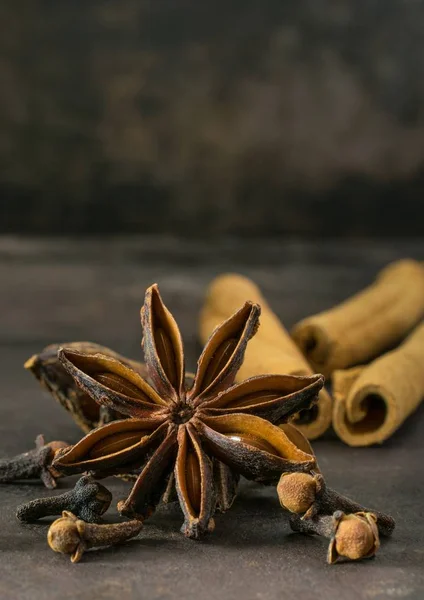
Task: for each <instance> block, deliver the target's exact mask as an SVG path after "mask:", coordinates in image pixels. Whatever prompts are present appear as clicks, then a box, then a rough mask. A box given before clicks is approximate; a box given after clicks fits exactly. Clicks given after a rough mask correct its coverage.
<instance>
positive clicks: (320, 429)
mask: <svg viewBox="0 0 424 600" xmlns="http://www.w3.org/2000/svg"><path fill="white" fill-rule="evenodd" d="M246 300H251V301H252V302H256V303H258V304H260V305H261V308H262V312H261V319H260V322H261V326H260V327H259V330H258V332H257V334H256V335H255V336H254V337H253V339H252V340H251V341H250V342H249V346H248V349H247V351H246V355H245V359H244V362H243V365H242V367H241V368H240V370H239V372H238V377H237V380H238V381H242V380H244V379H247V378H249V377H253V376H254V375H261V374H264V375H265V374H272V373H287V374H289V375H311V374H312V373H313V371H312V369H311V368H310V366H309V365H308V363H307V362H306V360H305V358H304V357H303V356H302V354H301V352H300V351H299V350H298V348H297V347H296V345H295V344H294V342H293V341H292V339H291V338H290V336H289V334H288V332H287V330H286V329H285V328H284V326H283V325H282V323H281V321H280V320H279V319H278V317H277V316H276V315H275V314H274V313H273V312H272V310H271V308H270V307H269V305H268V303H267V302H266V300H265V298H264V297H263V295H262V293H261V291H260V290H259V288H258V287H257V286H256V285H255V284H254V283H253V282H252V281H251V280H250V279H248V278H247V277H243V276H242V275H237V274H232V273H229V274H225V275H221V276H220V277H217V278H216V279H215V280H214V281H213V282H212V283H211V284H210V286H209V288H208V290H207V294H206V300H205V303H204V306H203V308H202V311H201V314H200V322H199V331H200V338H201V340H202V342H206V340H207V339H208V338H209V336H210V335H211V333H212V331H213V330H214V329H215V327H216V326H217V325H219V324H220V323H221V322H222V321H223V320H224V319H227V318H228V317H229V316H230V315H231V314H233V312H234V311H235V310H237V309H239V308H240V306H242V305H243V304H244V302H246ZM301 419H302V422H299V421H297V422H296V426H297V427H299V429H301V430H302V432H303V433H304V434H305V435H306V436H307V437H308V438H309V439H314V438H317V437H319V436H320V435H321V434H322V433H324V431H325V430H326V429H327V428H328V427H329V425H330V422H331V398H330V396H329V395H328V393H327V392H326V391H325V390H322V391H321V392H320V395H319V402H318V403H317V405H316V406H315V407H313V408H312V409H311V410H309V411H308V414H306V415H302V417H301Z"/></svg>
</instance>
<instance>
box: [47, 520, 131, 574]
mask: <svg viewBox="0 0 424 600" xmlns="http://www.w3.org/2000/svg"><path fill="white" fill-rule="evenodd" d="M142 527H143V523H142V521H138V520H133V521H124V522H122V523H113V524H111V525H94V524H90V523H86V522H85V521H83V520H81V519H78V517H76V516H75V515H74V514H72V513H71V512H69V511H66V510H65V511H63V513H62V516H61V517H60V519H56V521H54V523H52V524H51V525H50V528H49V531H48V534H47V541H48V544H49V546H50V548H51V549H52V550H54V552H60V553H61V554H70V555H71V561H72V562H73V563H76V562H79V561H80V560H81V558H82V556H83V554H84V552H85V551H86V550H89V549H90V548H95V547H103V546H111V545H114V544H121V543H122V542H126V541H127V540H129V539H131V538H133V537H135V536H136V535H138V534H139V533H140V531H141V529H142Z"/></svg>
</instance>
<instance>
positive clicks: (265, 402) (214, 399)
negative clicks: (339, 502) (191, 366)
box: [54, 285, 323, 538]
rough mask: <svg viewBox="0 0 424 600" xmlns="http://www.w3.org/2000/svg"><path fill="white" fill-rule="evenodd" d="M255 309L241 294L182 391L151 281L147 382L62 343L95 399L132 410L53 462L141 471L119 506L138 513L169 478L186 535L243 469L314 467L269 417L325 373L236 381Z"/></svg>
mask: <svg viewBox="0 0 424 600" xmlns="http://www.w3.org/2000/svg"><path fill="white" fill-rule="evenodd" d="M259 315H260V307H259V306H258V305H256V304H252V303H251V302H246V304H245V305H244V306H243V307H242V308H241V309H240V310H239V311H238V312H236V313H235V314H234V315H233V316H232V317H231V318H229V319H228V320H227V321H225V322H224V323H223V324H222V325H221V326H219V327H218V328H217V329H216V330H215V331H214V332H213V334H212V335H211V337H210V339H209V341H208V342H207V344H206V346H205V348H204V350H203V352H202V354H201V356H200V359H199V361H198V367H197V372H196V374H195V376H194V380H193V381H192V385H191V386H190V387H189V389H188V388H187V384H186V377H185V365H184V354H183V344H182V340H181V335H180V332H179V329H178V327H177V324H176V322H175V320H174V318H173V316H172V315H171V313H170V312H169V311H168V309H167V308H166V307H165V305H164V304H163V302H162V299H161V296H160V294H159V290H158V287H157V285H153V286H152V287H150V288H149V289H148V290H147V292H146V296H145V302H144V306H143V308H142V310H141V318H142V325H143V330H144V337H143V348H144V354H145V360H146V364H147V370H148V375H149V378H150V381H152V383H153V386H154V387H152V386H151V385H149V384H148V383H147V382H146V381H145V380H144V379H143V378H142V377H141V375H140V374H139V373H137V372H136V371H134V370H133V369H132V368H131V367H130V366H129V365H128V364H124V363H122V362H120V361H119V360H117V359H115V358H113V357H110V356H106V355H102V354H99V353H95V354H87V353H83V352H76V351H74V350H72V349H62V350H60V351H59V359H60V361H61V362H62V364H63V366H64V368H65V369H66V370H67V371H68V373H70V375H72V377H73V378H74V380H75V382H76V383H77V385H79V386H80V387H81V388H82V389H83V390H84V391H85V392H86V393H87V394H89V395H90V396H91V397H92V398H94V399H95V400H96V401H97V402H98V403H99V404H100V405H103V406H107V407H109V408H112V409H114V410H116V411H118V412H119V413H121V414H124V415H128V417H131V418H128V419H123V420H120V421H114V422H112V423H109V424H107V425H104V426H102V427H99V428H97V429H95V430H93V431H92V432H90V433H89V434H88V435H87V436H86V437H84V438H83V439H82V440H81V441H80V442H78V443H77V444H76V445H75V446H72V447H71V448H70V449H67V450H65V451H63V452H62V454H61V455H59V456H58V457H57V459H56V460H55V462H54V466H55V468H56V469H58V470H59V471H60V472H62V473H63V474H74V473H80V472H84V471H89V472H92V473H93V474H94V475H95V476H97V477H102V476H106V475H110V474H118V473H128V472H135V473H138V478H137V480H136V482H135V484H134V486H133V488H132V490H131V492H130V494H129V496H128V498H127V499H126V500H125V501H121V502H120V503H119V504H118V508H119V510H120V512H121V514H123V515H125V516H128V517H132V518H134V517H136V518H139V519H145V518H146V517H148V516H149V515H150V514H151V513H152V512H153V510H154V509H155V507H156V505H157V504H158V502H159V501H160V499H161V497H162V496H163V494H164V492H165V490H166V488H167V487H168V492H169V487H170V486H173V485H174V482H175V487H176V489H177V492H178V498H179V502H180V505H181V509H182V511H183V513H184V517H185V522H184V525H183V527H182V531H183V532H184V533H185V534H186V535H187V536H188V537H192V538H199V537H201V536H202V534H204V533H205V532H207V531H208V530H210V529H212V528H213V524H214V522H213V518H212V517H213V514H214V512H215V509H216V508H219V509H221V510H226V509H227V508H229V506H230V505H231V503H232V501H233V499H234V496H235V491H236V487H237V482H238V477H239V475H240V474H241V475H244V476H245V477H246V478H248V479H251V480H255V481H258V482H262V483H267V484H269V483H276V482H277V481H278V479H279V477H280V475H281V473H283V472H288V471H309V470H310V469H312V468H313V467H314V465H315V460H314V456H313V453H312V451H311V449H310V446H309V443H308V442H307V440H306V439H304V438H303V436H302V435H301V434H300V432H299V431H298V430H296V429H295V428H294V427H293V426H291V425H290V424H287V425H282V426H281V427H282V428H280V427H277V426H276V424H281V423H285V422H286V421H287V420H288V419H289V417H291V416H292V415H294V414H295V413H298V412H299V411H300V410H302V409H305V408H308V407H309V406H310V405H311V403H312V402H313V401H315V400H316V398H317V394H318V392H319V390H320V389H321V387H322V385H323V377H322V376H321V375H316V376H313V377H295V376H287V375H265V376H258V377H253V378H251V379H249V380H246V381H243V382H242V383H239V384H236V385H233V383H234V378H235V375H236V373H237V371H238V369H239V368H240V365H241V364H242V361H243V357H244V353H245V350H246V345H247V343H248V341H249V339H250V338H251V337H252V336H253V335H254V334H255V332H256V330H257V328H258V325H259Z"/></svg>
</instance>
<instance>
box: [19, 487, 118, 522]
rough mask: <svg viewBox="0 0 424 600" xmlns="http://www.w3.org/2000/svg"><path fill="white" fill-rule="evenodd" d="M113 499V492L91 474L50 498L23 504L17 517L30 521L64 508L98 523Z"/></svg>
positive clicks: (58, 511)
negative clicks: (66, 490) (67, 489)
mask: <svg viewBox="0 0 424 600" xmlns="http://www.w3.org/2000/svg"><path fill="white" fill-rule="evenodd" d="M111 501H112V494H111V493H110V492H109V490H108V489H107V488H105V487H104V486H103V485H101V484H100V483H98V482H97V481H94V479H93V478H92V477H91V476H90V475H84V476H83V477H81V478H80V479H79V480H78V481H77V483H76V484H75V487H74V488H73V489H72V490H70V491H68V492H65V493H64V494H60V495H59V496H53V497H49V498H38V499H36V500H32V501H31V502H27V503H25V504H21V505H20V506H18V508H17V511H16V517H17V519H18V520H19V521H21V522H23V523H30V522H32V521H36V520H37V519H41V518H43V517H48V516H52V515H60V514H62V512H63V511H64V510H66V511H70V512H72V513H73V514H75V515H76V516H77V517H79V518H81V519H83V520H85V521H88V522H90V523H97V522H98V521H99V520H100V518H101V516H102V515H103V514H104V513H105V512H106V511H107V509H108V508H109V506H110V503H111Z"/></svg>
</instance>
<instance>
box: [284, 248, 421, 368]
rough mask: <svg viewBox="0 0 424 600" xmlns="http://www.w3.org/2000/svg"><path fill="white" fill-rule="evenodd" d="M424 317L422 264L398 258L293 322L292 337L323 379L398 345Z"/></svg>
mask: <svg viewBox="0 0 424 600" xmlns="http://www.w3.org/2000/svg"><path fill="white" fill-rule="evenodd" d="M423 318H424V265H423V264H421V263H419V262H417V261H415V260H400V261H397V262H394V263H392V264H390V265H388V266H387V267H386V268H385V269H383V270H382V271H381V272H380V273H379V275H378V277H377V279H376V281H375V282H374V283H373V284H372V285H371V286H369V287H368V288H366V289H365V290H362V291H361V292H359V293H358V294H356V295H355V296H353V297H352V298H349V299H348V300H346V301H345V302H343V303H342V304H340V305H339V306H335V307H334V308H332V309H330V310H327V311H325V312H322V313H320V314H318V315H313V316H312V317H308V318H307V319H304V320H303V321H301V322H300V323H298V324H297V325H296V327H295V328H294V329H293V331H292V336H293V338H294V340H295V342H296V343H297V344H298V346H299V348H300V349H301V350H302V352H303V354H304V355H305V356H306V358H307V359H308V361H309V362H310V364H312V366H313V367H314V369H317V370H318V371H319V372H320V373H324V375H325V376H326V377H327V376H329V375H331V373H332V372H333V371H334V370H335V369H345V368H347V367H352V366H355V365H360V364H363V363H365V362H367V361H369V360H370V359H372V358H375V357H376V356H378V355H379V354H381V353H382V352H384V351H385V350H388V349H389V348H392V347H393V346H394V345H396V344H398V343H399V342H400V341H401V340H402V339H403V338H404V337H405V336H406V335H407V334H408V333H409V332H410V331H411V330H412V329H413V327H415V326H416V325H417V324H418V323H419V322H420V321H421V320H422V319H423Z"/></svg>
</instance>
